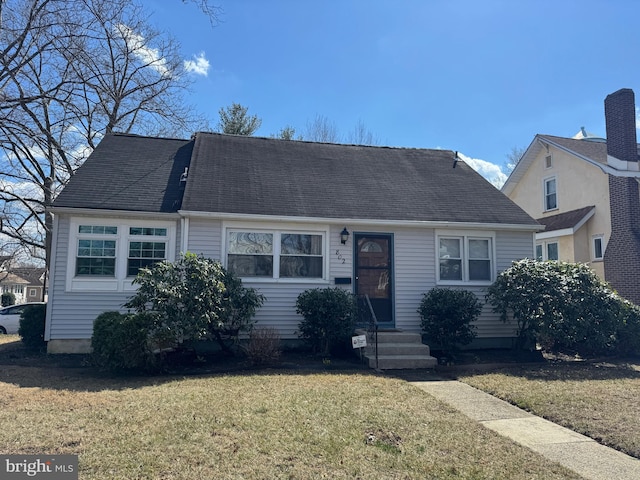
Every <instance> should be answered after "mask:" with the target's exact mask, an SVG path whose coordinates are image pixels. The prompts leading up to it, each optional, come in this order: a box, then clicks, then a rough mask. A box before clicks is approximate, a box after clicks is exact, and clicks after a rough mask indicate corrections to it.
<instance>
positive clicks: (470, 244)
mask: <svg viewBox="0 0 640 480" xmlns="http://www.w3.org/2000/svg"><path fill="white" fill-rule="evenodd" d="M492 252H493V247H492V239H491V238H485V237H467V236H460V237H449V236H446V237H445V236H443V237H439V238H438V264H439V270H438V279H439V280H440V281H442V282H448V281H451V282H490V281H491V279H492V277H493V253H492Z"/></svg>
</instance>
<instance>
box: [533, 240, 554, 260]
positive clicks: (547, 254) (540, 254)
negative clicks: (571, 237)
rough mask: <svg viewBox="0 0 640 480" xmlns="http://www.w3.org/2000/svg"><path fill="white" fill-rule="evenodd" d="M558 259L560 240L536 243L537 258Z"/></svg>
mask: <svg viewBox="0 0 640 480" xmlns="http://www.w3.org/2000/svg"><path fill="white" fill-rule="evenodd" d="M558 259H559V255H558V242H543V243H539V244H537V245H536V260H538V261H540V262H542V261H546V260H555V261H557V260H558Z"/></svg>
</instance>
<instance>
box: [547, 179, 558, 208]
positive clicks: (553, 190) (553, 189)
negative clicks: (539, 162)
mask: <svg viewBox="0 0 640 480" xmlns="http://www.w3.org/2000/svg"><path fill="white" fill-rule="evenodd" d="M556 208H558V194H557V183H556V179H555V178H548V179H546V180H545V181H544V209H545V210H554V209H556Z"/></svg>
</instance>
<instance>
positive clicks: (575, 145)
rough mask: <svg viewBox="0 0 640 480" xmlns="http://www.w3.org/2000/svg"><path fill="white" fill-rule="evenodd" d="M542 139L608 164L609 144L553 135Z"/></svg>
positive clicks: (541, 136) (639, 148) (639, 146)
mask: <svg viewBox="0 0 640 480" xmlns="http://www.w3.org/2000/svg"><path fill="white" fill-rule="evenodd" d="M540 138H542V139H545V138H546V139H548V140H549V141H551V142H554V143H557V144H558V145H560V146H562V147H564V148H567V149H569V150H571V151H573V152H575V153H577V154H579V155H582V156H584V157H587V158H590V159H591V160H595V161H596V162H598V163H602V164H606V163H607V142H606V141H604V140H603V141H593V140H585V139H576V138H564V137H555V136H553V135H540ZM638 152H639V153H640V144H638Z"/></svg>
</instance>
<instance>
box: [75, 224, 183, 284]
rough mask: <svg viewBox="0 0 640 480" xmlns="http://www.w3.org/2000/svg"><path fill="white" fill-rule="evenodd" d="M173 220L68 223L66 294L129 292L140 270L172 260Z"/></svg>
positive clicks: (174, 240) (174, 241)
mask: <svg viewBox="0 0 640 480" xmlns="http://www.w3.org/2000/svg"><path fill="white" fill-rule="evenodd" d="M175 228H176V226H175V221H172V220H165V221H162V220H147V219H144V220H143V219H135V220H134V219H111V218H103V219H89V218H88V217H77V218H72V219H71V220H70V230H69V233H70V240H69V242H70V248H69V252H68V257H67V273H66V287H65V289H66V290H67V291H133V290H135V288H136V286H135V285H134V284H133V283H132V281H133V279H134V277H135V276H136V275H137V273H138V271H139V270H140V269H141V268H144V267H149V266H151V265H153V264H155V263H157V262H161V261H164V260H168V261H173V260H174V257H175V244H176V239H175Z"/></svg>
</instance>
